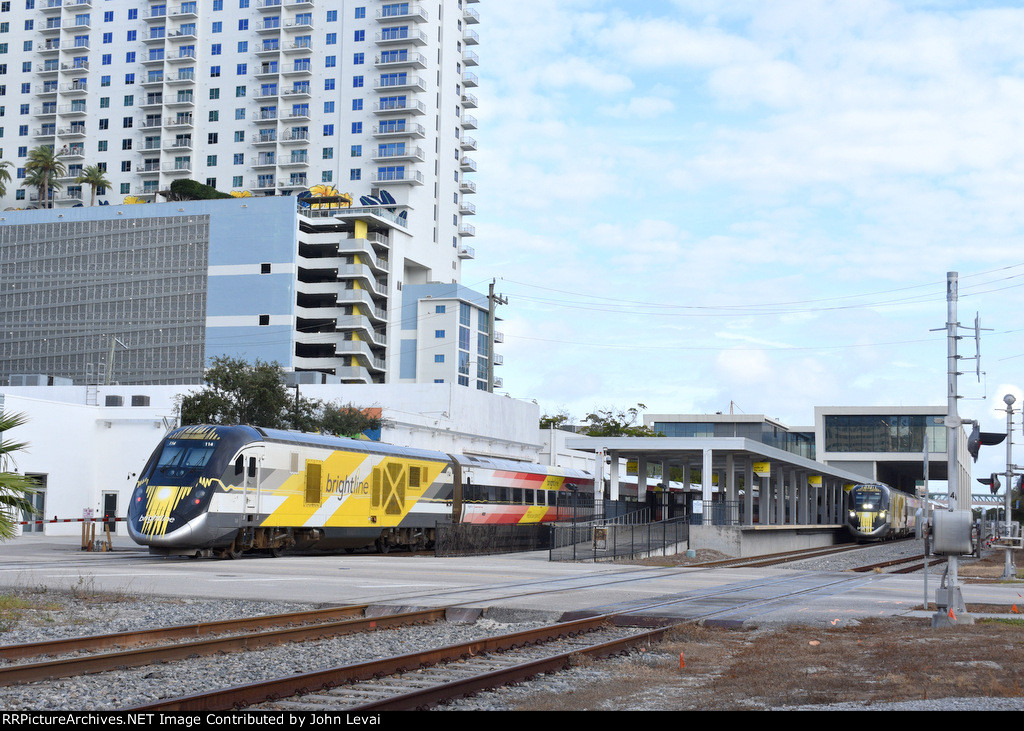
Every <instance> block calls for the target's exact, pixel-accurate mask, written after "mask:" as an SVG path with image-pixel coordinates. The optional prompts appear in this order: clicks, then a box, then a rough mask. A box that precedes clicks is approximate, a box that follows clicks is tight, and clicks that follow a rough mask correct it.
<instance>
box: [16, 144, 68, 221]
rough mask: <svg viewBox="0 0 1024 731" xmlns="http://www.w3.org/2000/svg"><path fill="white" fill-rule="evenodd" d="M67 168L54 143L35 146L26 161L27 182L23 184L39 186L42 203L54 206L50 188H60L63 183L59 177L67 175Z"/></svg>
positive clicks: (32, 186)
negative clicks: (54, 147)
mask: <svg viewBox="0 0 1024 731" xmlns="http://www.w3.org/2000/svg"><path fill="white" fill-rule="evenodd" d="M67 170H68V169H67V167H66V166H65V165H64V163H62V162H61V161H60V159H59V156H58V155H57V153H56V152H55V151H54V149H53V145H40V146H39V147H33V148H32V149H31V150H29V151H28V161H27V162H26V163H25V182H23V183H22V186H24V187H29V188H37V189H38V190H39V203H40V205H42V206H44V207H46V208H49V207H51V206H52V201H50V195H49V193H50V189H51V188H53V189H55V190H59V189H60V187H61V184H60V182H59V181H58V180H57V178H62V177H64V176H65V175H67Z"/></svg>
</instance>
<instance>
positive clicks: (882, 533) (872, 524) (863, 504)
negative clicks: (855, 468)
mask: <svg viewBox="0 0 1024 731" xmlns="http://www.w3.org/2000/svg"><path fill="white" fill-rule="evenodd" d="M923 507H924V501H923V500H921V499H920V498H917V497H915V496H913V495H909V494H907V493H905V492H902V491H900V490H895V489H893V488H891V487H889V486H888V485H884V484H882V483H870V484H863V485H854V486H853V487H851V488H850V489H849V490H848V491H847V508H848V509H847V518H846V527H847V529H848V530H849V531H850V533H851V535H852V536H853V537H854V538H855V539H856V540H857V541H860V542H863V541H881V540H887V539H890V538H902V537H906V536H909V535H912V534H913V533H914V531H915V530H916V528H917V525H918V522H917V521H918V519H919V517H918V512H919V511H920V509H921V508H923ZM921 519H922V520H923V518H921Z"/></svg>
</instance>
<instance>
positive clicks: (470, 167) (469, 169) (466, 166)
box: [459, 157, 476, 173]
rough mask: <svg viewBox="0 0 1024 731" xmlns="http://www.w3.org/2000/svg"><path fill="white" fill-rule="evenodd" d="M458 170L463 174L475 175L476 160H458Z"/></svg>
mask: <svg viewBox="0 0 1024 731" xmlns="http://www.w3.org/2000/svg"><path fill="white" fill-rule="evenodd" d="M459 170H461V171H462V172H464V173H475V172H476V160H474V159H473V158H471V157H463V158H462V159H461V160H459Z"/></svg>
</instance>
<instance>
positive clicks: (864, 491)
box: [850, 485, 889, 512]
mask: <svg viewBox="0 0 1024 731" xmlns="http://www.w3.org/2000/svg"><path fill="white" fill-rule="evenodd" d="M888 502H889V500H888V497H887V496H886V494H885V493H884V492H883V491H882V490H880V489H878V488H877V487H872V486H870V485H868V486H864V485H861V486H858V487H855V488H853V490H852V491H851V493H850V509H851V510H856V511H857V512H872V511H878V510H886V509H887V508H888V507H889V506H888Z"/></svg>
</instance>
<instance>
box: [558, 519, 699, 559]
mask: <svg viewBox="0 0 1024 731" xmlns="http://www.w3.org/2000/svg"><path fill="white" fill-rule="evenodd" d="M689 535H690V526H689V525H688V523H687V521H686V518H673V519H671V520H663V521H658V522H655V523H650V522H646V523H625V522H615V521H592V522H590V523H578V524H562V525H556V526H554V528H553V535H552V539H551V550H550V551H549V552H548V557H549V559H550V560H551V561H610V560H613V559H615V558H624V557H634V556H649V555H651V554H652V553H656V552H657V553H664V554H673V553H675V552H676V551H677V550H678V549H679V547H680V544H683V543H685V542H686V541H688V540H689Z"/></svg>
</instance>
